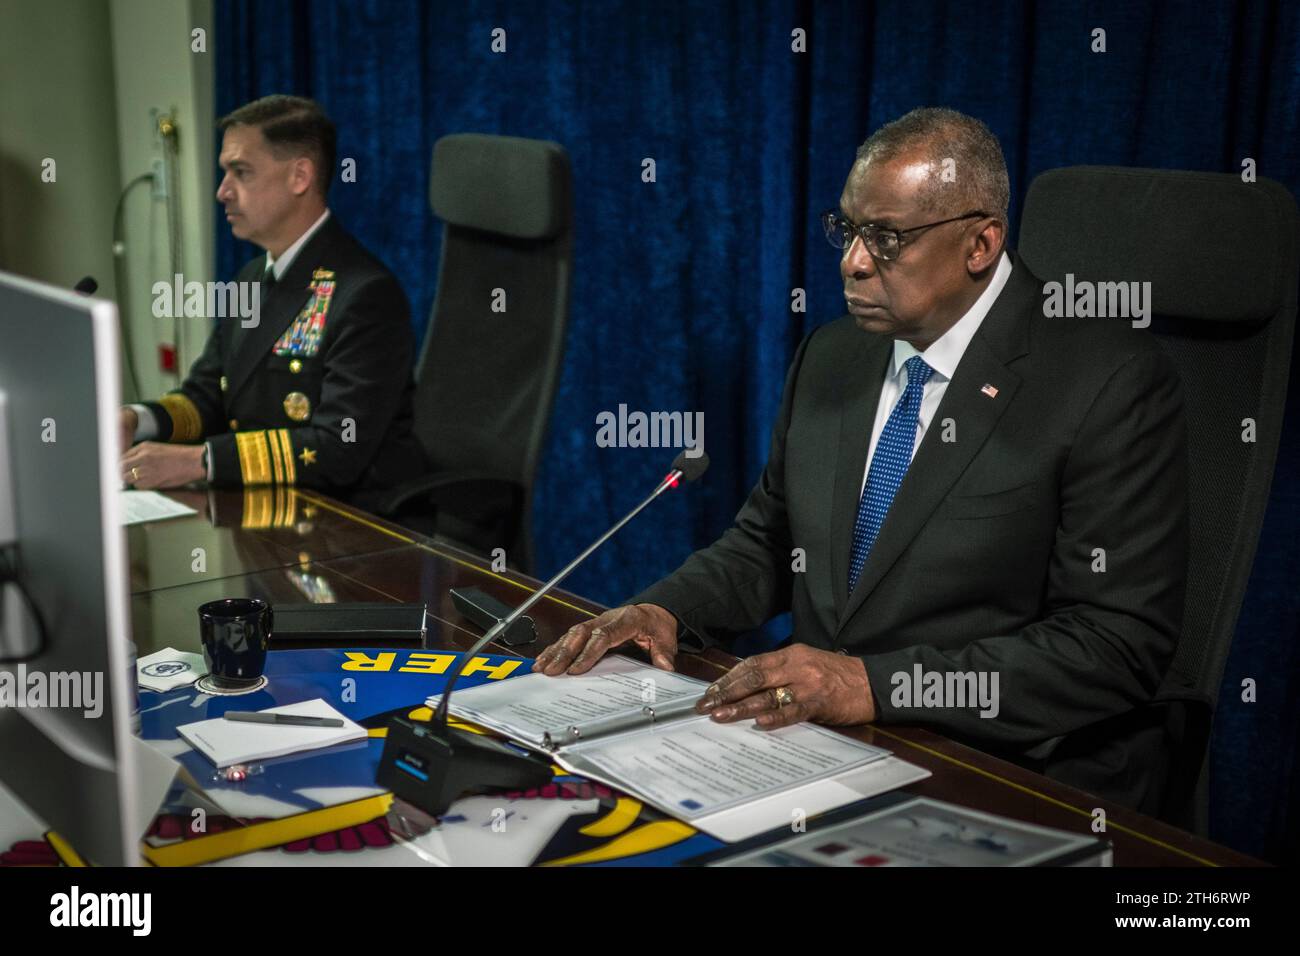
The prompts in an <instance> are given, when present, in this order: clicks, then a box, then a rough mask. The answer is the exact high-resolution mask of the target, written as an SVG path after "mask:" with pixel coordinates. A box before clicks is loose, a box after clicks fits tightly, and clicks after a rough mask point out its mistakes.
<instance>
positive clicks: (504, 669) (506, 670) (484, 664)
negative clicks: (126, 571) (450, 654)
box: [464, 657, 523, 680]
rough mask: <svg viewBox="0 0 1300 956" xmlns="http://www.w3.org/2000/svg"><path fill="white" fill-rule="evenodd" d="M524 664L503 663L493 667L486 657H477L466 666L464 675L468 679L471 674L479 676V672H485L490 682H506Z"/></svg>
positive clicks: (517, 662)
mask: <svg viewBox="0 0 1300 956" xmlns="http://www.w3.org/2000/svg"><path fill="white" fill-rule="evenodd" d="M522 663H523V661H502V662H501V663H500V664H498V665H496V666H495V667H493V666H492V665H491V664H489V663H488V659H487V658H486V657H476V658H474V659H473V660H472V661H470V662H469V663H468V664H466V665H465V672H464V673H465V676H466V677H468V676H469V675H470V674H477V673H478V672H479V671H483V672H485V673H486V674H487V675H488V680H504V679H505V678H507V677H509V676H510V675H511V674H512V673H514V670H515V668H516V667H518V666H519V665H520V664H522Z"/></svg>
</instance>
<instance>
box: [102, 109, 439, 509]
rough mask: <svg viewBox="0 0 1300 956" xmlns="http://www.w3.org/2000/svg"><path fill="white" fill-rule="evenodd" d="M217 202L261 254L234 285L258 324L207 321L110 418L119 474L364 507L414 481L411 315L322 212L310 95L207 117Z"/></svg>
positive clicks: (328, 145) (326, 174) (321, 134)
mask: <svg viewBox="0 0 1300 956" xmlns="http://www.w3.org/2000/svg"><path fill="white" fill-rule="evenodd" d="M219 125H220V127H221V128H222V129H223V130H224V136H223V140H222V148H221V160H220V161H221V168H222V169H223V170H224V171H225V177H224V178H223V179H222V182H221V185H220V187H219V188H218V189H217V199H218V201H220V202H221V203H222V204H223V206H224V207H225V211H226V219H227V221H228V222H229V223H230V225H231V229H232V231H233V232H234V234H235V235H236V236H238V237H239V238H241V239H246V240H249V241H251V242H254V243H256V244H257V245H259V246H261V247H262V248H263V249H265V250H266V255H265V256H258V257H257V258H256V259H253V260H252V261H251V262H249V263H247V264H246V265H245V266H244V267H243V269H241V270H240V272H239V274H238V275H237V276H236V286H237V287H238V288H239V289H241V290H251V292H250V295H256V296H258V297H259V298H258V302H259V303H260V310H259V313H260V314H258V316H257V321H256V322H255V323H254V322H248V321H245V320H244V318H242V317H241V316H214V318H216V320H217V321H216V323H215V326H214V328H213V331H212V334H211V336H210V337H209V338H208V342H207V346H206V347H205V348H204V350H203V354H202V355H200V356H199V358H198V360H197V361H195V363H194V365H193V367H192V368H191V369H190V373H189V376H188V377H187V378H186V379H185V381H184V383H182V385H181V387H180V388H179V389H177V390H176V391H173V392H171V393H169V394H167V395H165V396H163V397H162V399H160V400H159V401H157V402H148V403H144V404H143V405H133V406H130V407H128V408H124V409H123V410H122V421H121V429H122V441H123V447H127V446H129V445H130V444H131V443H132V442H133V441H135V442H141V443H140V444H136V445H135V447H133V448H130V450H129V451H127V452H126V453H125V454H124V455H123V458H122V463H121V469H122V480H123V481H125V482H127V483H128V484H131V485H134V486H135V487H136V488H167V487H175V486H177V485H182V484H186V483H187V482H190V481H197V480H202V479H204V478H207V479H208V480H209V481H210V482H211V483H212V484H213V485H216V486H218V487H238V486H240V485H285V486H294V485H296V486H299V487H305V488H316V489H320V490H323V491H327V492H329V493H331V494H333V495H337V496H339V497H342V498H346V499H350V500H353V501H355V502H357V503H361V504H364V502H365V501H366V496H367V494H368V493H371V492H374V491H377V490H379V489H383V488H387V487H391V486H393V485H396V484H399V483H401V482H403V481H406V480H408V479H410V478H413V477H415V476H417V475H419V474H420V473H421V472H422V471H423V469H424V462H423V455H422V452H421V450H420V447H419V445H418V443H417V441H416V439H415V437H414V435H413V433H412V396H413V391H414V383H413V381H412V378H411V367H412V361H413V354H414V339H413V334H412V331H411V326H410V309H409V307H408V305H407V301H406V297H405V296H404V295H403V293H402V289H401V286H400V285H399V284H398V282H397V279H396V278H395V277H394V276H393V274H392V273H391V272H390V271H389V270H388V269H387V268H386V267H385V266H384V265H383V263H381V262H380V261H379V260H377V259H376V258H375V257H374V256H372V255H371V254H370V253H368V252H367V251H366V250H365V249H364V248H362V246H361V245H360V244H359V243H358V242H357V241H356V240H355V239H354V238H352V236H351V235H349V234H348V233H347V231H346V230H344V228H343V227H342V226H341V225H339V223H338V221H337V220H336V219H335V218H334V217H333V216H332V215H331V214H330V211H329V208H328V207H327V205H326V196H327V193H328V190H329V183H330V179H331V170H332V169H333V167H334V153H335V131H334V125H333V123H331V122H330V120H329V118H328V117H326V116H325V114H324V113H323V112H322V111H321V109H320V107H319V106H318V105H317V104H316V103H314V102H313V101H311V100H307V99H303V98H301V97H293V96H268V97H264V98H263V99H260V100H257V101H255V102H253V103H249V104H248V105H246V106H243V107H241V108H240V109H238V110H236V111H235V112H233V113H231V114H230V115H229V116H227V117H225V118H224V119H222V120H221V121H220V124H219Z"/></svg>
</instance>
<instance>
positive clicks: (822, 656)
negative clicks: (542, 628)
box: [533, 604, 876, 729]
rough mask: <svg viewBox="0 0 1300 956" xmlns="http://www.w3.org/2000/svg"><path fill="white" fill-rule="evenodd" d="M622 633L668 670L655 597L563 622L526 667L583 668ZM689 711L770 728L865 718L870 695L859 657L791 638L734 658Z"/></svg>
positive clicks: (673, 639)
mask: <svg viewBox="0 0 1300 956" xmlns="http://www.w3.org/2000/svg"><path fill="white" fill-rule="evenodd" d="M629 641H630V642H632V643H634V644H636V645H637V646H638V647H640V648H641V649H642V650H644V651H646V652H647V653H648V654H649V655H650V660H651V662H652V663H653V664H654V666H655V667H658V668H660V669H661V670H666V671H670V670H672V669H673V659H674V658H675V657H676V655H677V618H676V617H674V616H673V614H672V612H670V611H668V610H666V609H665V608H662V607H658V606H656V605H654V604H634V605H629V606H627V607H617V608H613V609H612V610H609V611H606V612H605V613H604V614H601V615H600V616H599V617H594V618H592V619H591V620H590V621H584V622H583V623H581V624H575V625H574V626H573V627H571V628H569V630H568V631H566V632H565V633H564V636H563V637H561V638H560V639H559V640H558V641H556V642H555V643H554V644H552V645H551V646H550V647H548V648H547V649H546V650H544V651H542V653H541V654H539V655H537V660H536V661H534V662H533V670H534V671H540V672H541V673H543V674H546V675H548V676H550V677H555V676H557V675H559V674H565V673H568V674H585V673H586V672H587V671H589V670H591V668H592V667H593V666H594V665H595V663H596V662H597V661H598V660H600V659H601V658H602V657H604V656H605V654H606V652H608V651H609V650H611V649H613V648H615V647H617V646H618V645H620V644H625V643H627V642H629ZM778 691H779V692H780V693H779V694H778ZM696 711H697V712H698V713H701V714H706V713H707V714H710V715H711V716H712V717H713V719H714V720H716V721H719V722H720V723H728V722H731V721H736V720H751V719H752V720H755V721H756V722H757V724H758V726H759V727H763V728H765V729H775V728H777V727H785V726H788V725H790V724H797V723H798V722H799V721H801V720H811V721H815V722H817V723H819V724H866V723H870V722H871V721H873V720H875V719H876V702H875V699H874V698H873V697H872V695H871V682H870V681H869V680H868V679H867V669H866V666H865V665H864V664H863V663H862V660H861V659H860V658H857V657H849V656H847V655H845V654H836V653H832V652H831V651H821V650H817V649H816V648H813V647H809V646H808V645H807V644H793V645H791V646H790V647H787V648H784V649H782V650H779V651H771V652H769V653H767V654H757V655H755V656H754V657H751V658H749V659H748V660H745V661H742V662H741V663H739V664H737V665H736V666H735V667H733V668H732V669H731V670H729V671H728V672H727V673H726V674H724V675H723V676H722V677H720V678H719V679H718V681H717V682H716V683H714V684H712V685H711V686H710V687H709V690H708V692H707V693H706V694H705V695H704V697H703V699H701V701H700V702H699V703H698V704H697V705H696Z"/></svg>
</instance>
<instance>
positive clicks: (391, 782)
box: [375, 449, 709, 816]
mask: <svg viewBox="0 0 1300 956" xmlns="http://www.w3.org/2000/svg"><path fill="white" fill-rule="evenodd" d="M708 467H709V456H708V455H706V454H704V451H703V449H701V450H700V451H699V453H698V454H697V455H696V456H695V457H691V456H690V455H688V453H687V452H685V451H683V452H682V453H681V454H679V455H678V456H677V458H676V459H674V460H673V464H672V468H671V469H670V470H669V472H668V474H667V475H665V476H664V478H663V480H662V481H660V482H659V485H658V487H656V488H655V490H654V491H652V492H651V493H650V495H649V496H648V497H646V499H645V500H644V501H642V502H641V503H640V504H639V505H637V506H636V507H635V508H633V509H632V510H631V511H629V512H628V513H627V514H626V515H624V516H623V518H622V519H621V520H620V521H619V522H618V523H617V524H615V525H614V526H613V527H612V528H610V529H609V530H608V531H606V532H605V533H604V534H602V535H601V536H600V537H599V538H597V539H596V540H595V541H593V542H592V543H591V544H590V545H589V546H588V547H587V548H586V549H585V550H584V551H583V552H582V553H581V554H579V555H578V556H577V557H576V558H574V559H573V560H572V561H570V562H569V563H568V564H566V565H565V566H564V567H563V568H562V569H560V571H559V573H558V574H556V575H555V576H554V577H553V578H551V579H550V580H549V581H547V582H546V583H545V584H543V585H542V586H541V587H540V588H538V589H537V590H536V591H534V592H533V593H532V594H531V595H529V597H528V600H526V601H524V603H523V604H521V605H519V606H518V607H517V608H515V609H514V610H513V611H511V612H510V613H509V614H507V615H506V616H505V617H504V618H502V619H501V620H499V621H497V623H496V624H495V625H493V626H492V627H491V628H489V629H488V631H487V633H486V634H484V635H483V636H482V637H481V638H479V639H478V640H477V641H476V642H475V643H474V645H473V646H472V647H471V648H470V649H469V650H468V651H466V652H465V653H464V654H462V655H461V656H460V659H459V660H458V661H457V662H456V666H455V668H454V669H453V670H452V672H451V674H450V676H449V677H448V678H447V683H446V685H445V687H444V688H443V692H442V699H441V700H439V701H438V709H437V711H436V712H435V714H434V716H433V719H432V720H431V721H429V722H428V723H424V722H420V721H414V720H410V719H408V718H405V717H394V718H393V719H392V720H391V721H390V722H389V725H388V735H387V737H386V739H385V741H384V753H383V756H382V758H381V759H380V762H379V770H378V772H377V773H376V774H375V780H376V782H377V783H378V784H379V785H380V786H382V787H385V788H387V789H388V790H391V791H392V792H393V794H394V795H395V796H397V797H399V798H401V799H402V800H405V801H406V802H407V803H410V804H413V805H414V806H416V807H419V808H420V809H422V810H425V811H426V812H428V813H432V814H433V815H434V816H438V815H440V814H442V813H445V812H446V810H447V808H448V807H449V806H451V804H452V803H453V802H454V801H455V800H456V799H457V798H458V797H460V796H461V795H462V794H466V793H477V792H482V791H484V790H490V789H510V790H516V789H517V790H527V789H529V788H532V787H540V786H543V785H545V784H547V783H549V782H550V781H551V779H552V773H551V761H550V758H548V757H545V756H542V755H539V754H533V753H529V752H526V751H523V750H521V749H520V748H517V747H514V746H509V745H506V744H503V743H501V742H500V741H497V740H494V739H492V738H491V737H485V736H483V735H482V734H476V733H470V732H469V731H465V730H461V729H459V728H457V727H452V726H450V725H449V723H448V719H447V718H448V705H449V703H450V701H451V692H452V689H453V688H454V687H455V686H456V681H457V680H458V679H459V678H460V675H461V673H462V672H463V671H464V670H465V666H466V665H467V664H468V663H469V662H470V660H471V659H472V658H473V657H474V655H475V654H477V653H478V652H479V651H481V650H482V649H483V648H484V647H486V646H487V645H488V644H490V643H491V642H492V641H494V640H495V639H496V638H497V637H499V636H501V635H503V634H505V633H506V632H507V631H508V630H509V629H510V625H512V624H513V623H514V622H515V621H517V620H518V619H519V618H520V617H522V616H523V615H524V613H525V612H527V611H528V609H529V608H531V607H532V606H533V605H534V604H536V603H537V602H538V601H540V600H541V599H542V598H544V597H545V596H546V595H547V594H549V593H550V592H551V591H552V590H553V589H554V588H555V587H556V585H558V584H559V583H560V582H561V581H563V580H564V579H565V578H566V577H567V576H568V575H569V574H570V572H572V571H573V569H574V568H576V567H577V566H578V565H580V564H581V563H582V562H583V561H585V560H586V559H587V558H588V557H590V555H591V553H592V552H593V551H595V550H596V549H597V548H599V547H600V546H601V545H602V544H604V543H605V542H606V541H608V540H609V539H610V538H611V537H613V536H614V534H615V533H616V532H617V531H618V530H619V529H620V528H622V527H623V525H625V524H627V523H628V522H629V521H631V520H632V519H633V518H635V517H636V516H637V515H638V514H640V513H641V512H642V511H643V510H645V508H646V507H647V506H648V505H649V504H650V502H652V501H654V500H655V499H656V498H658V497H659V496H660V495H662V494H663V493H664V492H665V491H667V490H668V489H669V488H676V487H677V486H678V485H679V484H680V483H681V482H682V481H695V480H696V479H697V478H699V477H700V475H702V474H704V471H705V469H707V468H708Z"/></svg>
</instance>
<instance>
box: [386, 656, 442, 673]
mask: <svg viewBox="0 0 1300 956" xmlns="http://www.w3.org/2000/svg"><path fill="white" fill-rule="evenodd" d="M455 659H456V655H455V654H412V655H411V656H410V658H408V659H407V661H406V663H405V664H404V665H402V666H401V667H399V668H398V670H399V671H403V672H405V673H407V674H444V673H446V671H447V668H448V667H450V666H451V662H452V661H454V660H455Z"/></svg>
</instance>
